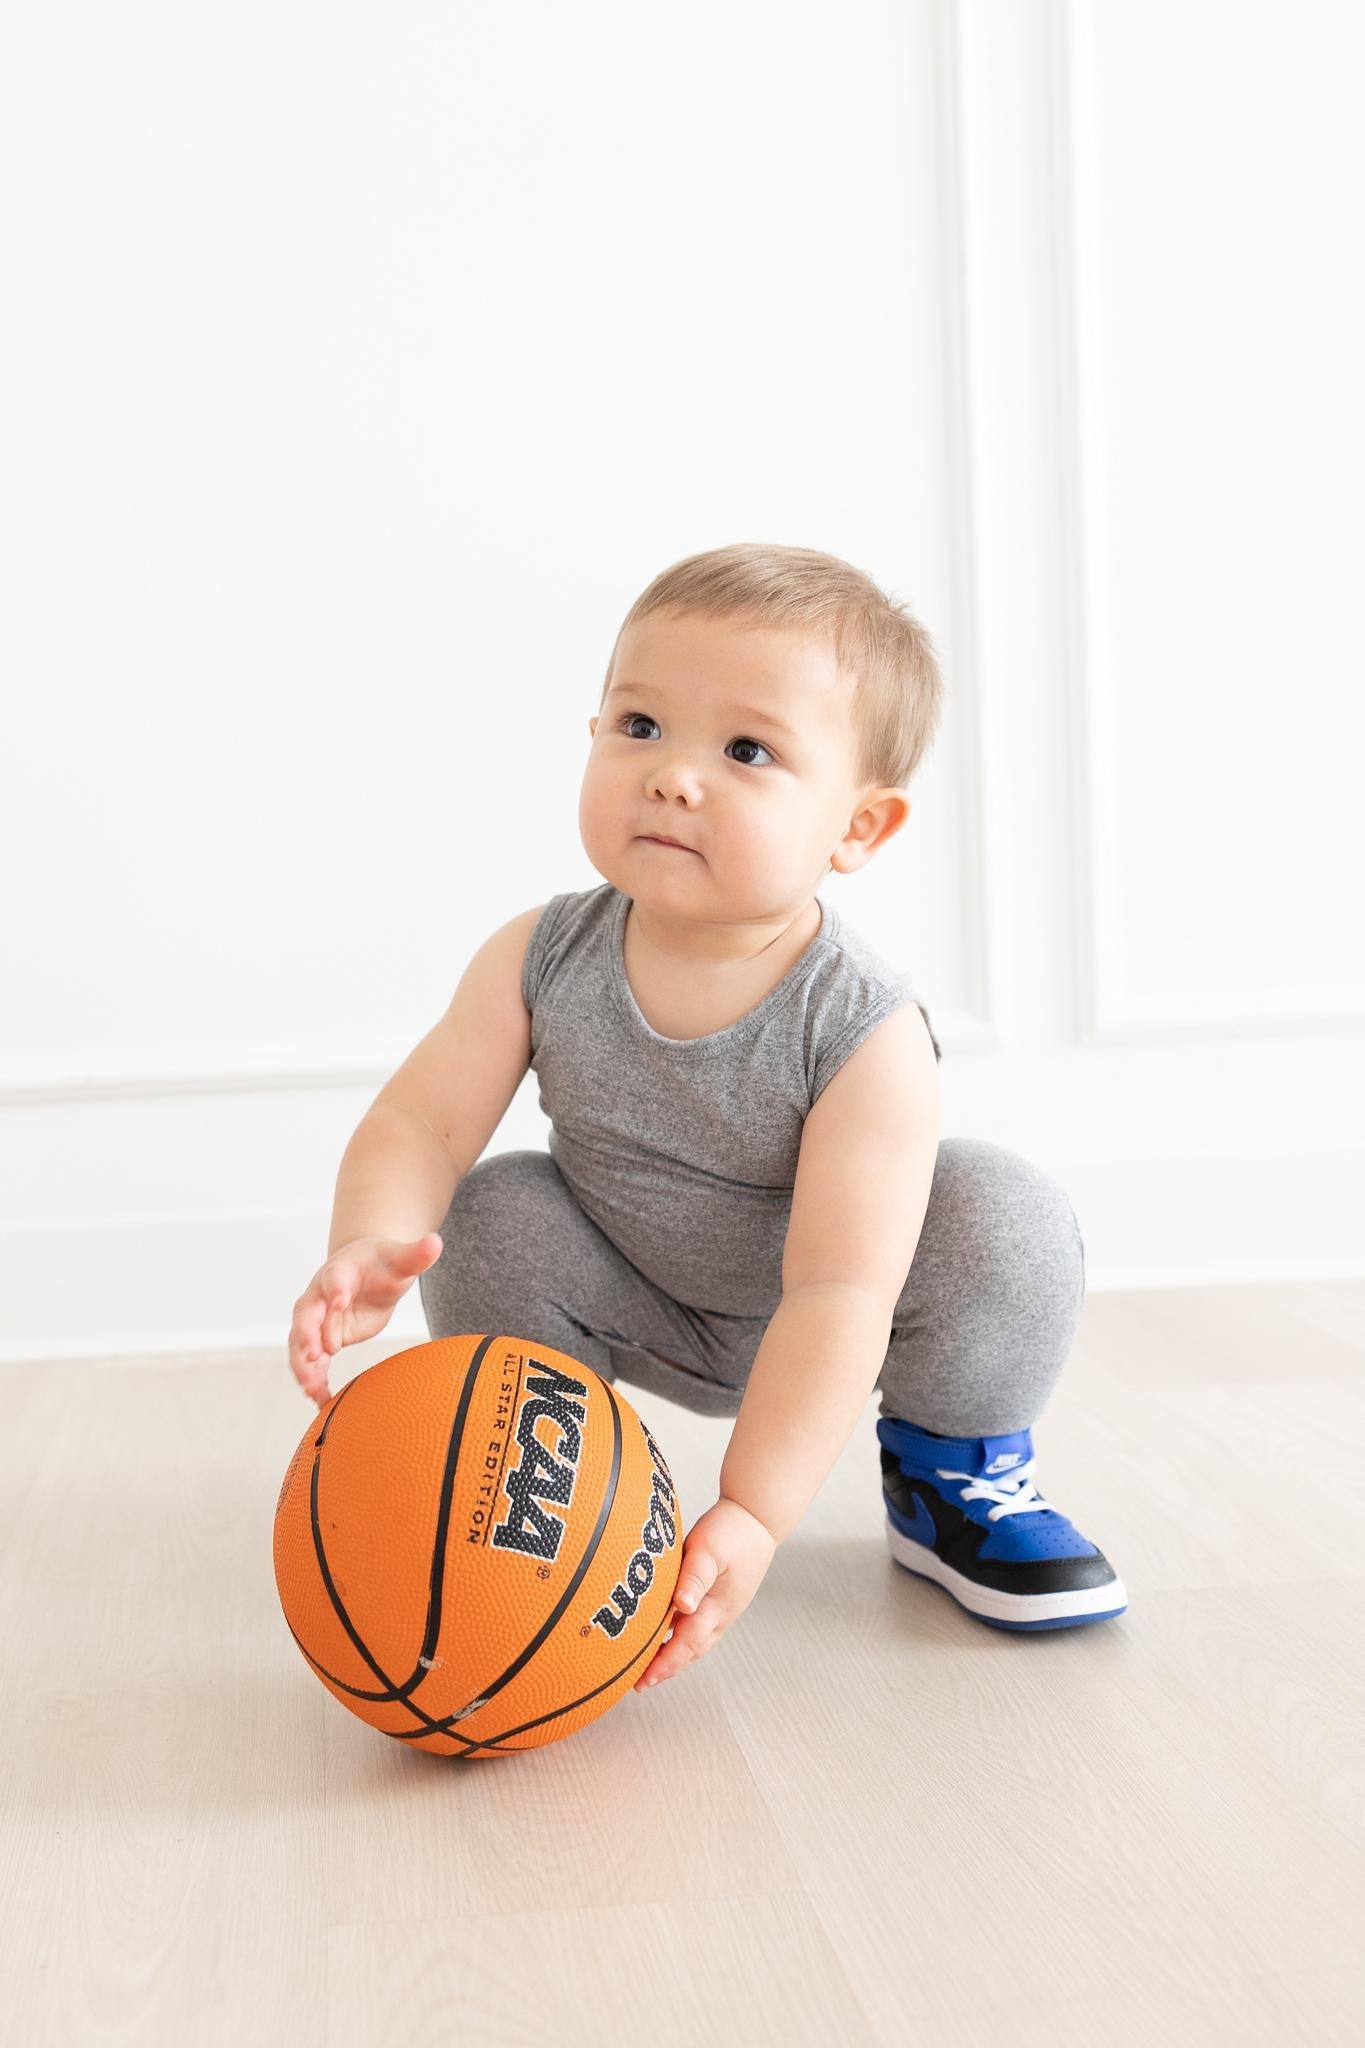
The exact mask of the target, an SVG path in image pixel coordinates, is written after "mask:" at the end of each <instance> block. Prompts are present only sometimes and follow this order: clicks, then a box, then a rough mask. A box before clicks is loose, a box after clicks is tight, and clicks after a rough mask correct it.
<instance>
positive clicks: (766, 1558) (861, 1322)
mask: <svg viewBox="0 0 1365 2048" xmlns="http://www.w3.org/2000/svg"><path fill="white" fill-rule="evenodd" d="M937 1149H939V1077H937V1063H935V1057H933V1042H931V1040H929V1030H927V1026H925V1020H923V1014H921V1012H919V1010H915V1008H909V1010H892V1014H890V1016H888V1018H886V1020H884V1022H882V1024H878V1026H876V1030H874V1032H870V1034H868V1038H864V1042H862V1044H860V1047H857V1051H855V1053H851V1055H849V1059H845V1063H843V1067H839V1071H837V1075H835V1077H833V1081H829V1085H827V1087H825V1092H823V1094H821V1098H819V1102H817V1104H814V1108H812V1110H810V1114H808V1116H806V1122H804V1126H802V1135H800V1159H798V1163H796V1186H794V1188H792V1214H790V1219H788V1233H786V1245H784V1249H782V1300H780V1303H778V1313H776V1315H774V1317H772V1321H769V1325H767V1329H765V1331H763V1341H761V1343H759V1350H757V1354H755V1360H753V1364H751V1368H749V1382H747V1386H745V1397H743V1401H741V1407H739V1415H737V1417H735V1427H733V1432H731V1442H729V1450H726V1454H724V1462H722V1466H720V1499H718V1501H716V1505H714V1507H708V1509H706V1513H704V1516H702V1518H700V1520H698V1522H696V1524H694V1526H692V1528H690V1530H688V1540H686V1542H684V1554H681V1563H679V1571H677V1610H679V1618H677V1620H675V1622H673V1632H671V1636H669V1638H667V1642H665V1645H663V1647H661V1649H659V1651H657V1655H655V1659H653V1663H651V1665H649V1669H647V1671H645V1673H643V1675H641V1679H639V1681H636V1688H634V1690H636V1692H641V1690H643V1688H645V1686H657V1683H659V1679H661V1677H673V1675H675V1673H677V1671H684V1669H686V1667H688V1665H690V1663H692V1661H694V1659H696V1657H704V1655H706V1651H708V1649H710V1647H712V1645H714V1642H718V1640H720V1636H722V1634H724V1630H726V1628H729V1624H731V1622H733V1620H735V1618H737V1616H739V1614H743V1610H745V1608H747V1604H749V1602H751V1599H753V1593H755V1591H757V1587H759V1583H761V1579H763V1575H765V1571H767V1567H769V1563H772V1556H774V1550H776V1548H778V1544H780V1542H784V1538H786V1536H790V1534H792V1530H794V1528H796V1524H798V1522H800V1518H802V1516H804V1511H806V1507H808V1505H810V1501H812V1499H814V1495H817V1491H819V1487H821V1481H823V1479H825V1477H827V1475H829V1468H831V1464H833V1462H835V1458H837V1456H839V1452H841V1450H843V1446H845V1442H847V1438H849V1432H851V1430H853V1425H855V1421H857V1417H860V1415H862V1411H864V1407H866V1403H868V1395H870V1393H872V1389H874V1386H876V1382H878V1374H880V1370H882V1364H884V1360H886V1350H888V1343H890V1325H892V1317H894V1313H896V1303H898V1300H900V1290H902V1288H905V1282H907V1278H909V1272H911V1264H913V1260H915V1245H917V1243H919V1233H921V1229H923V1221H925V1210H927V1208H929V1186H931V1182H933V1161H935V1157H937Z"/></svg>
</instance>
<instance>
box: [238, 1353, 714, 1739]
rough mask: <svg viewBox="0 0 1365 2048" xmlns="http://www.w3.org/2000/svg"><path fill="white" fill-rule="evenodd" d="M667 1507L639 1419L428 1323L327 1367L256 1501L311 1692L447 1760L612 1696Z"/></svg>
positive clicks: (648, 1586)
mask: <svg viewBox="0 0 1365 2048" xmlns="http://www.w3.org/2000/svg"><path fill="white" fill-rule="evenodd" d="M681 1561H682V1534H681V1521H680V1510H679V1506H678V1498H677V1493H676V1490H675V1489H674V1486H673V1481H672V1478H671V1476H670V1474H669V1470H668V1467H667V1465H666V1464H665V1462H664V1457H663V1453H662V1452H661V1451H660V1449H659V1446H658V1444H657V1443H656V1442H655V1440H654V1437H653V1435H652V1434H651V1432H650V1430H649V1428H648V1426H647V1425H646V1424H645V1423H644V1422H643V1421H642V1420H641V1418H640V1416H639V1415H638V1414H637V1413H636V1411H635V1409H634V1408H633V1407H632V1406H631V1404H630V1402H629V1401H627V1400H626V1399H625V1398H624V1397H623V1396H622V1395H621V1394H620V1393H619V1392H618V1391H617V1389H616V1388H615V1387H614V1386H612V1385H611V1384H610V1383H609V1382H608V1381H606V1380H604V1379H603V1378H602V1377H601V1376H600V1375H599V1374H598V1373H595V1372H594V1371H593V1370H592V1368H591V1367H590V1366H585V1365H582V1364H580V1363H579V1361H578V1360H577V1359H576V1358H571V1357H570V1356H569V1355H568V1354H567V1353H566V1352H563V1351H556V1350H554V1349H553V1348H552V1347H550V1346H547V1345H537V1344H531V1343H529V1342H528V1341H527V1340H525V1339H523V1338H519V1337H511V1336H488V1335H470V1336H459V1337H440V1338H437V1339H435V1340H434V1341H433V1342H431V1343H428V1344H417V1345H414V1346H413V1347H412V1348H411V1349H410V1350H407V1351H399V1352H395V1353H394V1354H393V1356H391V1357H389V1358H386V1359H382V1360H381V1361H380V1362H379V1364H377V1365H373V1366H371V1367H369V1369H368V1370H367V1371H365V1372H362V1373H360V1374H358V1375H357V1377H356V1378H355V1379H353V1380H351V1381H349V1382H348V1384H347V1385H346V1386H344V1387H343V1388H342V1389H341V1391H340V1392H339V1393H338V1394H335V1395H334V1396H333V1397H332V1399H331V1400H330V1401H328V1402H327V1404H326V1405H325V1407H323V1408H322V1409H321V1410H320V1411H319V1413H318V1415H317V1416H316V1418H315V1419H314V1420H313V1421H312V1422H310V1423H309V1426H308V1428H307V1430H306V1431H305V1432H304V1436H303V1439H302V1441H301V1443H300V1444H299V1446H298V1449H297V1450H296V1451H295V1453H294V1455H293V1457H292V1459H291V1460H290V1462H289V1468H288V1470H287V1471H286V1473H285V1475H284V1483H283V1485H282V1486H281V1488H280V1495H279V1500H278V1502H277V1504H276V1509H275V1527H274V1562H275V1584H276V1587H277V1589H278V1592H279V1596H280V1604H281V1606H282V1608H283V1609H284V1617H285V1620H286V1622H287V1623H288V1625H289V1629H290V1632H291V1634H292V1635H293V1637H294V1640H295V1642H296V1643H297V1644H298V1646H299V1649H300V1650H301V1651H302V1653H303V1655H304V1657H305V1658H306V1659H307V1660H308V1663H309V1664H310V1666H311V1667H312V1669H313V1670H314V1671H315V1672H316V1673H317V1676H318V1677H319V1678H320V1679H321V1680H322V1683H323V1684H324V1685H325V1686H326V1687H327V1689H328V1690H329V1692H332V1693H334V1694H335V1696H336V1697H337V1699H339V1700H340V1701H341V1703H342V1705H343V1706H346V1707H349V1708H350V1710H351V1712H352V1713H353V1714H357V1715H359V1717H360V1719H361V1720H363V1721H367V1722H368V1723H369V1724H370V1726H371V1727H372V1728H376V1729H378V1730H379V1731H380V1733H381V1734H384V1735H388V1736H391V1737H393V1738H394V1739H395V1740H396V1741H399V1742H406V1743H410V1744H412V1745H413V1746H414V1747H415V1748H418V1749H425V1750H429V1751H431V1752H432V1753H433V1754H435V1755H439V1756H448V1757H453V1758H455V1759H456V1760H457V1761H459V1762H467V1761H469V1760H470V1759H472V1758H476V1757H477V1758H484V1757H491V1756H507V1755H509V1754H511V1753H512V1752H514V1751H517V1750H525V1749H537V1748H540V1747H541V1746H542V1745H543V1744H545V1743H548V1742H557V1741H559V1740H560V1739H561V1738H562V1737H563V1736H565V1735H572V1734H573V1733H574V1731H575V1730H576V1729H578V1728H582V1727H585V1726H586V1725H587V1724H588V1722H590V1721H595V1720H596V1719H597V1718H598V1716H599V1715H601V1714H604V1713H606V1711H607V1710H608V1708H609V1707H612V1706H614V1705H615V1704H616V1702H617V1700H619V1699H620V1698H622V1696H623V1695H624V1694H625V1693H627V1692H629V1690H630V1689H631V1687H632V1686H633V1685H634V1684H635V1682H636V1680H637V1679H638V1678H639V1676H640V1674H641V1672H642V1671H643V1670H644V1669H645V1667H646V1665H647V1664H648V1663H649V1662H650V1660H651V1659H652V1657H653V1656H654V1653H655V1651H656V1650H657V1649H658V1648H659V1646H660V1643H661V1642H662V1640H663V1637H664V1635H665V1634H666V1632H667V1630H668V1628H669V1625H670V1623H671V1621H672V1619H673V1614H674V1606H673V1593H674V1589H675V1587H676V1585H677V1579H678V1568H679V1565H680V1563H681Z"/></svg>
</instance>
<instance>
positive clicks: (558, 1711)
mask: <svg viewBox="0 0 1365 2048" xmlns="http://www.w3.org/2000/svg"><path fill="white" fill-rule="evenodd" d="M586 1369H587V1370H588V1371H591V1370H592V1368H591V1367H590V1366H589V1367H588V1368H586ZM602 1385H603V1387H604V1388H605V1390H606V1394H607V1397H608V1399H609V1400H610V1402H611V1407H612V1418H613V1421H614V1423H615V1429H616V1444H615V1449H616V1456H615V1460H614V1463H613V1470H612V1474H611V1478H610V1481H609V1485H610V1488H611V1492H610V1493H609V1495H608V1496H607V1498H606V1501H605V1504H604V1507H603V1511H602V1514H601V1515H600V1516H599V1518H598V1526H597V1529H596V1531H595V1532H594V1537H593V1552H595V1550H596V1548H597V1544H598V1543H599V1542H600V1540H601V1532H602V1528H603V1526H604V1524H605V1522H606V1520H607V1519H608V1517H609V1515H610V1512H611V1507H612V1503H613V1501H614V1500H615V1495H616V1486H617V1484H618V1480H619V1473H620V1447H621V1439H622V1431H621V1410H620V1406H619V1404H618V1402H617V1399H616V1394H615V1392H614V1390H613V1388H612V1385H611V1382H610V1381H609V1380H603V1381H602ZM664 1478H665V1479H666V1481H667V1484H668V1490H669V1493H670V1495H671V1497H672V1507H673V1514H674V1525H675V1528H676V1524H677V1508H678V1490H677V1488H676V1487H675V1486H674V1484H673V1474H672V1473H671V1472H669V1471H668V1470H667V1468H666V1467H665V1470H664ZM652 1485H653V1481H652V1480H651V1487H652ZM593 1552H590V1553H589V1557H588V1558H587V1559H585V1560H584V1563H583V1565H581V1566H580V1567H579V1572H578V1575H577V1577H578V1578H581V1577H582V1574H583V1572H584V1571H585V1570H586V1568H587V1564H588V1563H589V1562H590V1561H591V1556H592V1554H593ZM575 1583H577V1578H576V1579H575ZM570 1591H572V1587H571V1588H570ZM566 1598H567V1595H566ZM562 1606H563V1603H562V1602H561V1608H562ZM557 1619H558V1615H557V1614H556V1615H553V1616H552V1617H551V1622H550V1623H547V1625H546V1626H547V1627H549V1626H550V1625H551V1624H552V1623H553V1622H554V1621H555V1620H557ZM668 1621H669V1616H668V1613H667V1612H665V1614H664V1615H663V1616H662V1618H661V1620H660V1621H659V1624H658V1626H657V1627H656V1628H655V1629H654V1631H653V1633H652V1634H651V1635H650V1636H649V1637H648V1638H647V1639H646V1641H645V1642H644V1643H642V1644H641V1646H640V1648H639V1649H638V1650H637V1651H636V1652H635V1654H634V1655H633V1656H632V1657H629V1658H627V1660H626V1662H625V1663H624V1664H623V1665H621V1667H620V1669H619V1670H617V1671H614V1672H613V1673H612V1674H611V1676H610V1677H608V1678H604V1679H603V1680H602V1682H601V1684H600V1685H595V1686H593V1688H592V1689H591V1691H590V1692H585V1693H583V1694H581V1695H580V1697H579V1698H578V1699H576V1700H568V1701H566V1702H565V1704H564V1705H563V1706H560V1707H553V1708H552V1709H551V1710H550V1712H549V1713H548V1714H539V1715H537V1716H536V1718H535V1719H534V1720H531V1721H522V1722H520V1723H519V1724H518V1725H517V1726H516V1727H515V1728H502V1729H500V1730H499V1731H498V1733H497V1734H496V1735H486V1736H482V1737H480V1738H479V1739H478V1740H477V1741H476V1740H474V1739H473V1738H472V1737H470V1736H467V1735H460V1734H459V1731H458V1730H457V1729H456V1728H454V1727H453V1726H452V1727H447V1726H444V1725H440V1724H438V1728H437V1730H436V1732H438V1733H440V1734H444V1735H452V1736H455V1738H456V1739H457V1740H458V1741H460V1742H463V1743H465V1744H467V1745H468V1746H467V1749H466V1750H464V1751H452V1752H445V1754H447V1755H448V1756H449V1758H450V1760H451V1761H452V1762H455V1763H462V1762H464V1761H465V1759H466V1757H467V1756H469V1755H472V1754H473V1752H474V1751H475V1750H478V1749H489V1750H494V1749H500V1748H501V1745H502V1744H503V1743H505V1742H508V1741H510V1740H511V1738H512V1736H514V1735H524V1734H525V1733H526V1730H527V1729H528V1728H542V1727H544V1726H545V1724H546V1722H547V1721H557V1720H558V1719H559V1718H560V1717H561V1715H564V1714H572V1713H573V1712H574V1711H575V1709H577V1708H578V1707H581V1706H583V1705H584V1704H585V1702H586V1701H588V1700H592V1699H596V1697H597V1695H598V1693H600V1692H605V1691H606V1690H607V1689H608V1687H609V1686H613V1685H615V1684H616V1683H617V1682H618V1681H619V1680H620V1679H622V1678H624V1676H625V1674H626V1673H627V1671H629V1670H630V1669H631V1667H632V1665H635V1664H638V1663H639V1661H640V1659H641V1658H642V1657H643V1656H645V1655H646V1653H647V1652H648V1651H649V1650H650V1649H651V1648H652V1646H653V1644H654V1641H655V1639H656V1637H658V1636H659V1635H660V1634H662V1632H663V1630H664V1629H665V1628H667V1626H668ZM544 1633H545V1631H544V1630H542V1631H541V1634H542V1635H543V1634H544ZM531 1647H532V1648H535V1647H537V1645H536V1644H532V1646H531ZM477 1697H478V1698H480V1699H485V1698H486V1697H487V1695H484V1694H479V1695H477ZM426 1732H427V1731H426V1730H425V1729H422V1728H413V1729H411V1730H408V1731H407V1732H403V1731H401V1730H396V1729H392V1728H385V1729H383V1730H381V1733H383V1734H385V1735H388V1736H390V1737H391V1738H392V1739H393V1741H395V1742H415V1741H416V1740H417V1739H418V1738H419V1737H420V1736H422V1735H424V1734H425V1733H426ZM524 1748H525V1745H521V1746H520V1747H519V1748H518V1750H517V1751H515V1752H513V1751H503V1752H502V1753H503V1754H505V1755H512V1754H518V1755H519V1754H521V1753H522V1752H523V1750H524Z"/></svg>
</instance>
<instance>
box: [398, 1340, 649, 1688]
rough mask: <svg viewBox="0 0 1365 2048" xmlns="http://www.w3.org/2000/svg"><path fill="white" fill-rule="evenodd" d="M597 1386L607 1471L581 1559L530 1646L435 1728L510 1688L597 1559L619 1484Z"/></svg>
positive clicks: (617, 1418) (617, 1455) (614, 1416)
mask: <svg viewBox="0 0 1365 2048" xmlns="http://www.w3.org/2000/svg"><path fill="white" fill-rule="evenodd" d="M585 1370H587V1371H589V1372H591V1371H592V1367H591V1366H588V1367H586V1368H585ZM594 1377H595V1378H597V1377H600V1375H596V1374H595V1375H594ZM601 1384H602V1386H603V1388H604V1389H605V1391H606V1394H607V1398H608V1400H609V1401H610V1402H611V1426H612V1444H611V1471H610V1472H609V1473H608V1475H607V1483H606V1485H605V1487H604V1488H603V1489H602V1502H601V1505H600V1507H599V1508H598V1511H597V1523H596V1526H595V1528H594V1529H593V1532H592V1534H591V1536H590V1537H589V1538H588V1547H587V1549H586V1550H585V1551H584V1553H583V1555H582V1557H581V1558H580V1559H579V1561H578V1564H577V1567H576V1568H575V1570H574V1574H573V1577H572V1578H571V1579H570V1580H569V1583H568V1585H567V1586H566V1587H565V1588H564V1591H563V1593H562V1594H561V1595H560V1597H559V1599H558V1601H557V1602H556V1603H555V1605H554V1606H553V1607H552V1608H551V1609H550V1612H549V1613H548V1614H547V1615H546V1617H545V1619H544V1621H543V1622H542V1623H541V1625H540V1627H539V1629H538V1630H537V1631H536V1633H535V1635H533V1636H532V1638H531V1640H530V1642H529V1643H527V1645H526V1647H525V1649H523V1650H521V1651H519V1652H518V1654H517V1656H516V1657H515V1658H513V1660H512V1662H511V1663H510V1664H509V1665H508V1667H507V1669H506V1670H505V1671H504V1672H503V1673H502V1675H501V1677H499V1678H495V1679H494V1680H493V1683H492V1684H491V1685H486V1686H483V1687H482V1688H481V1689H480V1690H479V1691H478V1692H476V1693H474V1694H472V1695H471V1698H470V1700H469V1702H468V1703H467V1704H466V1705H465V1706H463V1707H461V1708H460V1711H459V1713H457V1714H451V1715H449V1716H448V1717H447V1718H446V1719H445V1720H444V1721H442V1722H439V1723H438V1724H437V1725H438V1726H441V1727H450V1726H452V1725H453V1724H454V1723H455V1722H456V1721H460V1720H462V1719H463V1718H464V1716H465V1715H466V1714H468V1713H470V1712H471V1711H472V1710H474V1709H475V1708H476V1707H477V1708H482V1707H485V1706H487V1704H488V1702H489V1700H491V1699H493V1698H494V1697H495V1696H496V1695H497V1694H498V1693H500V1692H501V1691H502V1689H503V1687H504V1686H505V1685H510V1684H511V1682H512V1680H513V1679H514V1678H515V1677H516V1675H517V1673H518V1672H519V1671H520V1670H522V1669H523V1667H524V1666H525V1665H527V1664H529V1663H530V1661H531V1659H532V1657H534V1655H535V1653H536V1651H537V1650H538V1649H539V1648H540V1646H541V1644H542V1643H543V1642H544V1641H545V1639H546V1637H547V1636H549V1635H550V1634H551V1633H552V1632H553V1630H554V1629H555V1628H556V1627H557V1626H558V1623H559V1619H560V1616H561V1615H562V1614H563V1612H564V1610H565V1608H566V1607H567V1606H568V1604H569V1602H570V1601H571V1600H572V1598H573V1596H574V1594H575V1593H576V1592H577V1591H578V1589H579V1587H580V1586H581V1585H582V1583H583V1580H584V1578H585V1577H586V1575H587V1570H588V1566H589V1565H590V1564H591V1563H592V1561H593V1559H594V1558H595V1557H596V1555H597V1552H598V1549H599V1548H600V1546H601V1542H602V1537H603V1534H604V1533H605V1530H606V1526H607V1523H608V1521H609V1520H610V1519H611V1511H612V1508H613V1506H614V1505H615V1502H616V1489H617V1486H618V1485H619V1484H620V1479H621V1442H622V1431H621V1410H620V1407H619V1406H618V1404H617V1400H616V1396H615V1394H614V1393H613V1392H612V1388H611V1382H610V1381H609V1380H602V1382H601ZM586 1419H587V1417H586V1411H585V1414H584V1420H585V1421H586Z"/></svg>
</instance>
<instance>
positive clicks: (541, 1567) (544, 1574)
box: [536, 1564, 550, 1579]
mask: <svg viewBox="0 0 1365 2048" xmlns="http://www.w3.org/2000/svg"><path fill="white" fill-rule="evenodd" d="M549 1576H550V1567H549V1565H547V1564H538V1565H537V1566H536V1577H537V1578H538V1579H548V1578H549Z"/></svg>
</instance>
